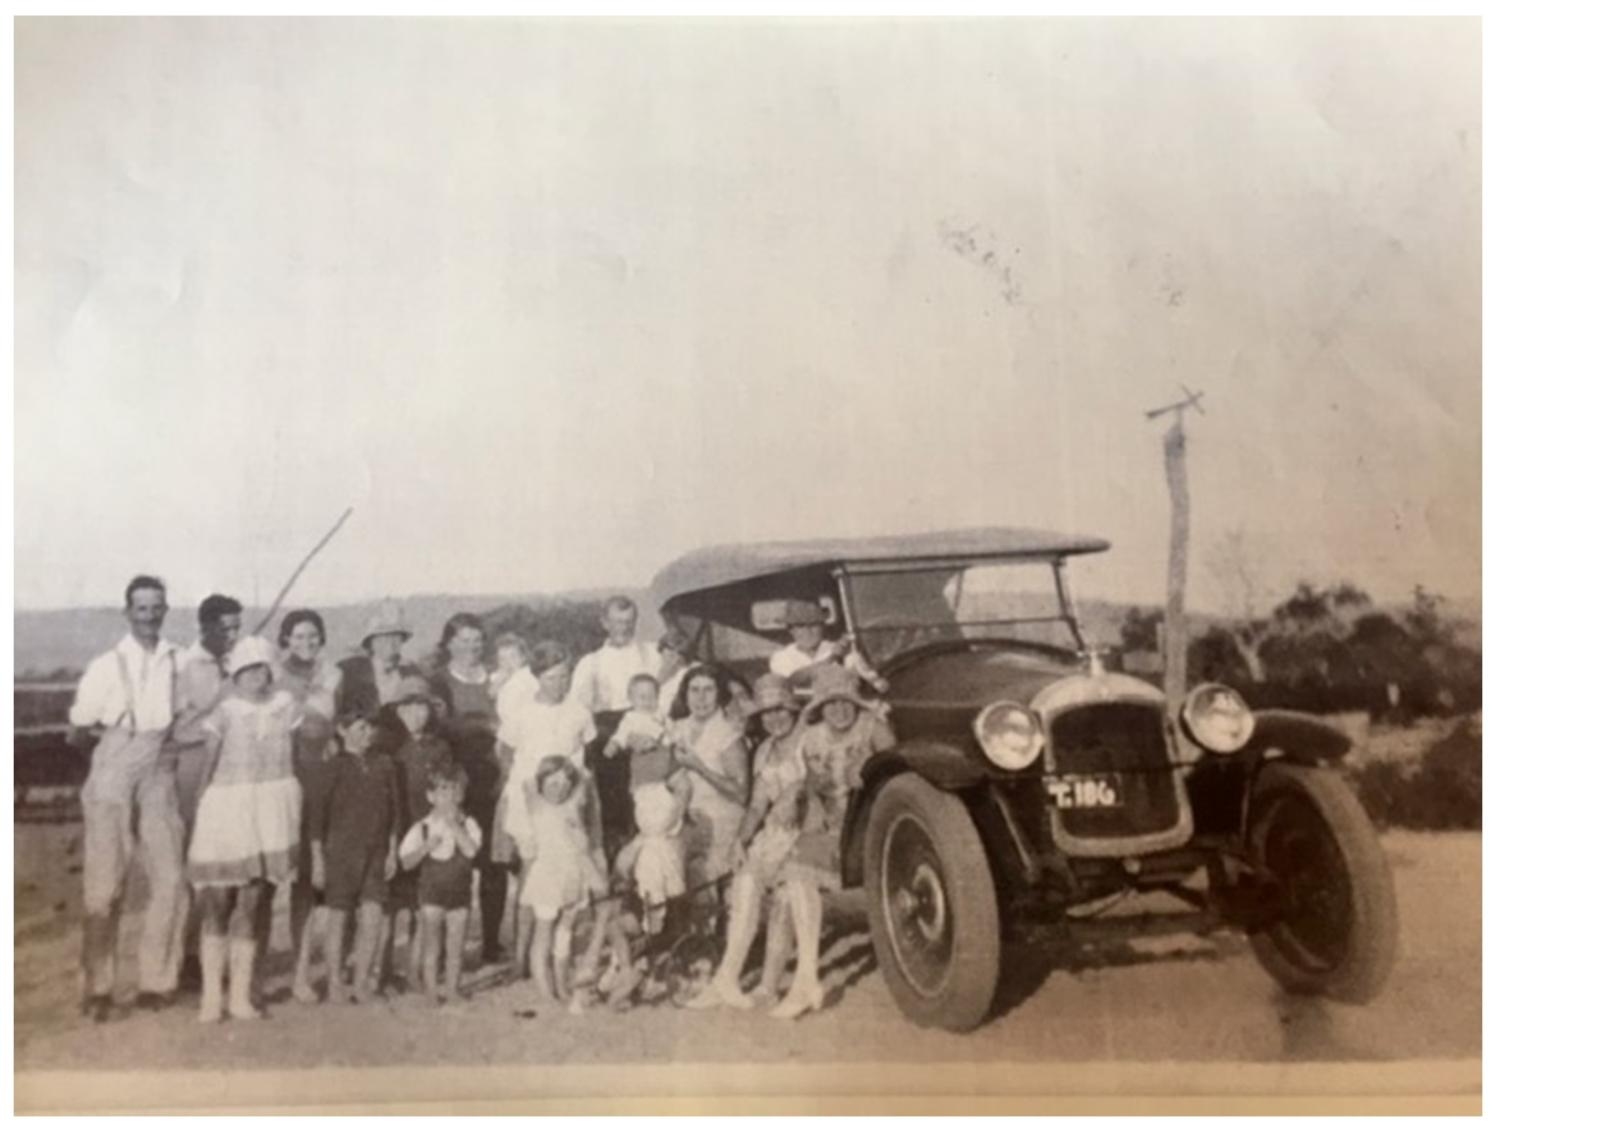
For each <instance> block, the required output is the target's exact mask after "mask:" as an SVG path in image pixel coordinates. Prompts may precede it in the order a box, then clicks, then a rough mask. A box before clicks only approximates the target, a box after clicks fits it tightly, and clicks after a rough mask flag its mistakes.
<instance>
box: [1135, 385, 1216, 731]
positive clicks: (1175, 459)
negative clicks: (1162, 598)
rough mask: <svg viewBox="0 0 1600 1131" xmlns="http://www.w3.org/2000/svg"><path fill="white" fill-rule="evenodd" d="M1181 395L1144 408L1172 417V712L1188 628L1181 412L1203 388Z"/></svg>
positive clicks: (1167, 629) (1183, 676) (1167, 628)
mask: <svg viewBox="0 0 1600 1131" xmlns="http://www.w3.org/2000/svg"><path fill="white" fill-rule="evenodd" d="M1178 387H1179V388H1180V389H1182V390H1183V399H1182V400H1180V401H1174V402H1173V403H1172V404H1168V405H1162V406H1161V407H1160V408H1153V409H1150V410H1149V411H1148V412H1146V413H1145V414H1144V415H1145V419H1146V420H1155V419H1157V418H1158V417H1162V416H1168V415H1170V416H1171V417H1172V424H1171V426H1170V427H1168V428H1167V434H1166V437H1165V439H1164V441H1163V449H1164V452H1165V456H1166V465H1167V493H1168V494H1169V495H1171V497H1172V526H1171V532H1170V534H1169V536H1168V543H1167V615H1166V620H1165V625H1164V631H1163V633H1162V636H1163V638H1164V640H1165V642H1166V649H1165V650H1166V657H1165V663H1164V667H1165V670H1166V677H1165V681H1164V688H1165V690H1166V693H1167V709H1168V710H1169V711H1171V712H1173V713H1174V714H1175V713H1176V712H1177V710H1178V708H1179V707H1180V706H1181V705H1182V703H1183V697H1184V695H1185V694H1186V693H1187V692H1188V690H1189V670H1188V669H1189V631H1188V623H1187V622H1186V621H1185V619H1184V612H1183V591H1184V586H1185V584H1186V582H1187V580H1188V574H1189V471H1188V463H1187V460H1186V458H1185V445H1186V441H1185V438H1184V433H1183V414H1184V413H1185V412H1187V411H1188V410H1189V409H1191V408H1192V409H1194V410H1195V411H1196V412H1198V413H1200V414H1201V415H1204V414H1205V411H1206V410H1205V409H1203V408H1201V407H1200V398H1201V397H1203V396H1205V391H1204V390H1202V391H1200V392H1198V393H1197V392H1194V391H1193V390H1191V389H1190V388H1189V387H1188V386H1187V385H1179V386H1178Z"/></svg>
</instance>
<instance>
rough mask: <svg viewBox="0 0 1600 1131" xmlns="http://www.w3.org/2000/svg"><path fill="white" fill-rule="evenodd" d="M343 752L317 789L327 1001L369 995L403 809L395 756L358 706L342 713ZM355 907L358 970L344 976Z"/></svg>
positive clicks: (314, 879)
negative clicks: (380, 743) (379, 743)
mask: <svg viewBox="0 0 1600 1131" xmlns="http://www.w3.org/2000/svg"><path fill="white" fill-rule="evenodd" d="M336 730H337V733H338V736H339V744H340V747H341V749H340V752H339V754H337V755H336V756H335V757H334V758H333V759H332V760H331V761H330V762H329V763H328V764H327V767H326V772H325V773H324V774H323V775H322V776H321V778H320V780H319V782H318V788H317V789H315V790H313V791H312V794H311V796H310V798H308V800H307V805H308V807H309V809H310V815H309V817H308V819H307V822H306V824H307V827H308V828H309V829H310V831H311V884H312V887H314V888H316V889H317V890H319V891H322V892H323V894H324V900H325V902H326V904H327V907H328V923H327V934H326V936H325V938H324V940H323V952H324V953H325V954H326V955H327V958H328V1000H329V1001H348V1000H350V999H351V998H354V999H355V1000H356V1001H365V1000H366V999H367V996H368V981H369V979H370V978H371V977H372V976H373V974H374V972H375V971H374V967H375V965H376V960H377V954H378V945H379V941H380V937H381V935H382V932H383V909H384V904H385V902H386V901H387V899H388V894H389V892H388V887H389V880H390V879H391V878H393V876H394V874H395V870H396V864H397V861H396V859H395V830H396V827H397V824H398V821H397V817H398V814H399V809H400V799H399V790H398V787H397V782H396V777H395V771H394V761H393V759H391V758H390V757H389V755H387V754H383V753H380V752H377V751H375V750H373V748H372V744H373V739H374V738H375V737H376V736H377V731H376V729H375V727H374V726H373V723H372V720H371V718H370V717H369V716H368V715H366V714H365V713H363V712H361V711H359V710H357V711H350V712H347V713H345V714H343V715H341V716H340V717H339V721H338V724H337V726H336ZM352 911H355V912H357V914H358V918H357V921H356V940H355V971H354V974H353V976H352V980H351V984H350V985H346V984H345V982H344V937H345V925H346V923H347V922H348V921H349V918H350V913H351V912H352Z"/></svg>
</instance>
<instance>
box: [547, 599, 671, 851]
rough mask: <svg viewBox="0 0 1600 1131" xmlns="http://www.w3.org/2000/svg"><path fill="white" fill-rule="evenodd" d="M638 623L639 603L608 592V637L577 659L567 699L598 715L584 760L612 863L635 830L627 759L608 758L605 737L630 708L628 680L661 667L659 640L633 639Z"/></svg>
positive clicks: (605, 621)
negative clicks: (590, 776) (657, 642)
mask: <svg viewBox="0 0 1600 1131" xmlns="http://www.w3.org/2000/svg"><path fill="white" fill-rule="evenodd" d="M638 626H639V608H638V606H637V605H635V604H634V603H633V601H631V600H630V599H629V598H627V597H622V596H616V597H608V598H607V599H606V603H605V607H604V609H603V611H602V613H601V616H600V627H601V628H603V629H605V633H606V638H605V642H604V643H603V644H601V645H600V647H599V648H597V649H595V650H594V651H593V652H590V653H589V654H588V655H587V656H585V657H583V659H581V660H579V661H578V666H577V667H576V668H575V669H573V673H572V690H570V691H569V692H567V696H568V698H570V699H573V700H576V701H577V702H578V703H580V704H582V705H583V706H585V707H587V708H588V709H589V710H590V712H591V713H593V715H594V724H595V731H596V733H597V737H596V738H595V740H594V741H593V742H591V743H590V744H589V747H588V751H587V753H586V757H585V761H586V762H587V763H588V766H589V770H590V773H592V774H593V775H594V784H595V793H596V795H598V797H599V798H600V824H601V833H602V839H603V840H604V842H605V851H606V860H607V861H608V862H609V861H611V860H614V859H616V855H617V853H618V852H619V851H621V849H622V846H623V845H625V844H627V842H628V840H629V838H631V837H632V836H633V831H634V830H633V798H632V796H631V795H630V794H629V792H628V760H627V759H626V758H622V757H617V758H607V757H606V756H605V746H606V741H607V740H608V739H609V738H610V737H611V735H612V733H613V732H614V731H615V730H616V729H617V724H618V723H619V722H621V721H622V716H623V713H624V712H625V711H627V709H628V681H629V680H631V679H632V678H633V677H634V676H636V675H638V674H640V673H641V672H642V673H644V674H645V675H651V676H654V675H656V674H657V672H658V671H659V670H660V667H661V657H660V655H659V654H658V653H657V652H656V649H655V645H653V644H650V643H648V642H646V641H643V640H636V639H634V631H635V630H636V629H637V628H638Z"/></svg>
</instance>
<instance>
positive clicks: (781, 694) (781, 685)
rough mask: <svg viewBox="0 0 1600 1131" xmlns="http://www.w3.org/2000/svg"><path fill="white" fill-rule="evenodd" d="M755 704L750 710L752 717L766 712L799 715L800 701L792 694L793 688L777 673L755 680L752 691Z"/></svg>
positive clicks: (769, 673) (770, 673)
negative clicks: (784, 712) (787, 712)
mask: <svg viewBox="0 0 1600 1131" xmlns="http://www.w3.org/2000/svg"><path fill="white" fill-rule="evenodd" d="M753 694H754V697H755V704H754V706H752V707H751V708H750V713H751V714H753V715H764V714H766V713H767V712H768V711H792V712H793V713H795V714H797V715H798V714H799V713H800V700H799V698H797V697H796V695H795V693H794V688H793V687H791V686H789V681H788V680H787V679H785V678H784V677H783V676H781V675H779V674H778V673H777V672H768V673H767V674H766V675H764V676H762V677H761V678H760V679H758V680H756V685H755V688H754V691H753Z"/></svg>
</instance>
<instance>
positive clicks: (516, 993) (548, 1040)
mask: <svg viewBox="0 0 1600 1131" xmlns="http://www.w3.org/2000/svg"><path fill="white" fill-rule="evenodd" d="M78 837H79V830H78V827H77V826H75V825H42V824H41V825H30V824H18V825H17V826H15V848H16V861H17V867H16V891H15V897H16V903H15V907H16V920H15V922H16V928H15V931H16V934H15V943H16V951H15V976H16V977H15V984H16V990H15V1005H16V1015H15V1016H16V1021H15V1042H16V1043H15V1049H16V1052H15V1063H16V1070H17V1071H18V1072H19V1073H22V1072H28V1071H32V1070H46V1069H68V1068H78V1069H85V1068H93V1069H97V1070H133V1069H145V1068H156V1069H206V1070H211V1069H259V1068H288V1067H302V1066H328V1065H344V1066H373V1065H384V1066H395V1065H419V1066H420V1065H491V1064H507V1065H512V1064H529V1065H562V1064H574V1065H576V1064H591V1065H598V1064H617V1063H629V1062H644V1063H649V1062H657V1063H660V1062H670V1061H673V1060H678V1059H685V1058H691V1057H692V1058H693V1059H695V1060H697V1061H700V1062H736V1061H738V1062H766V1063H779V1062H785V1061H800V1062H806V1061H812V1060H816V1061H839V1060H841V1059H849V1058H857V1057H859V1058H870V1059H876V1060H885V1061H894V1062H897V1063H921V1064H929V1063H939V1062H946V1063H949V1062H956V1061H974V1060H977V1061H993V1062H1035V1063H1037V1062H1050V1061H1056V1062H1106V1061H1118V1062H1128V1061H1216V1060H1234V1061H1245V1062H1261V1063H1266V1064H1271V1063H1279V1064H1281V1063H1285V1062H1305V1061H1342V1062H1350V1061H1356V1062H1382V1061H1397V1060H1407V1059H1429V1060H1448V1059H1456V1058H1477V1057H1479V1056H1480V1055H1481V1039H1482V1027H1483V1025H1482V1016H1483V1015H1482V948H1481V940H1482V916H1481V910H1480V908H1481V887H1482V882H1481V880H1482V872H1481V837H1480V835H1479V834H1476V833H1445V834H1440V833H1432V834H1419V833H1391V834H1388V835H1386V837H1385V838H1384V843H1385V845H1386V847H1387V849H1388V851H1389V855H1390V859H1391V861H1392V863H1393V866H1394V872H1395V881H1396V885H1397V888H1398V893H1399V901H1400V914H1401V924H1402V933H1401V954H1400V959H1399V962H1398V964H1397V966H1396V969H1395V972H1394V975H1393V978H1392V980H1391V982H1390V984H1389V986H1388V988H1387V989H1386V990H1385V992H1384V994H1383V996H1382V997H1381V998H1380V999H1379V1000H1378V1001H1376V1002H1375V1003H1373V1004H1371V1005H1369V1006H1366V1007H1360V1008H1356V1007H1345V1006H1337V1005H1329V1004H1325V1003H1320V1002H1314V1001H1305V1000H1300V999H1293V998H1289V997H1286V996H1285V995H1283V994H1281V993H1279V992H1278V991H1277V990H1276V988H1275V987H1274V985H1273V983H1272V982H1271V981H1270V980H1269V979H1268V978H1267V975H1266V974H1265V973H1264V972H1263V971H1262V970H1261V968H1260V967H1259V966H1258V965H1257V963H1256V961H1255V959H1254V958H1253V957H1252V956H1251V954H1250V951H1249V947H1248V945H1247V944H1246V943H1245V942H1244V941H1243V940H1242V939H1240V938H1237V937H1234V936H1231V935H1224V936H1212V937H1210V938H1200V937H1197V936H1190V935H1178V936H1170V937H1166V938H1158V939H1149V940H1141V941H1139V942H1136V943H1132V944H1116V945H1112V946H1109V947H1106V948H1103V949H1101V950H1098V951H1093V952H1078V953H1076V954H1071V955H1067V956H1065V957H1064V958H1063V959H1062V960H1060V961H1058V962H1057V963H1055V964H1054V968H1052V969H1047V970H1042V971H1039V972H1038V973H1036V974H1035V975H1033V976H1031V977H1027V978H1024V979H1013V980H1012V981H1011V982H1010V983H1009V984H1008V985H1006V986H1005V987H1003V989H1002V997H1003V999H1004V1000H1005V1002H1006V1005H1005V1006H1004V1007H1003V1008H1002V1010H1001V1012H1000V1013H999V1015H998V1016H997V1017H995V1018H994V1019H993V1020H992V1021H991V1022H990V1023H988V1024H987V1025H986V1026H985V1027H983V1028H982V1029H980V1030H978V1031H977V1032H976V1033H973V1034H969V1035H964V1036H962V1035H954V1034H950V1033H943V1032H935V1031H929V1030H924V1029H919V1028H916V1027H915V1026H913V1025H911V1024H909V1023H908V1022H906V1021H904V1020H903V1019H902V1018H901V1016H900V1014H899V1013H898V1011H897V1010H896V1008H895V1006H894V1003H893V1001H892V1000H891V998H890V996H889V992H888V989H887V988H886V986H885V985H884V983H883V980H882V978H881V977H879V976H878V974H877V971H876V969H875V967H874V963H873V958H872V950H871V945H870V942H869V940H868V936H867V933H866V926H865V922H864V920H863V919H862V918H861V917H860V915H859V912H858V911H852V910H851V909H850V908H849V907H845V908H843V909H842V911H841V912H840V913H838V914H836V915H835V916H834V923H833V926H832V927H831V928H830V931H829V938H828V939H827V941H826V948H825V952H824V955H823V961H824V976H825V979H826V982H827V987H828V1001H827V1007H826V1008H825V1009H824V1010H823V1011H822V1012H821V1013H818V1014H813V1015H810V1016H808V1017H806V1018H804V1019H802V1020H800V1021H797V1022H783V1021H778V1020H773V1019H771V1018H769V1017H766V1016H765V1015H763V1014H761V1013H759V1012H757V1013H740V1012H734V1011H728V1010H713V1011H709V1012H704V1013H700V1012H690V1011H684V1010H679V1009H674V1008H672V1007H670V1006H659V1007H648V1008H642V1009H636V1010H634V1011H632V1012H629V1013H625V1014H613V1013H609V1012H594V1013H587V1014H584V1015H582V1016H573V1015H570V1014H568V1013H565V1012H563V1011H560V1010H549V1009H540V1010H537V1011H534V1014H533V1015H531V1016H530V1015H529V1009H528V1006H529V1003H528V1002H527V1000H526V999H525V998H524V996H523V990H522V989H521V988H520V987H517V986H504V985H499V986H483V985H482V984H481V978H482V975H481V974H480V975H479V978H478V981H477V982H475V985H474V988H476V989H477V990H478V992H477V993H475V994H474V996H473V997H472V998H471V1000H470V1001H469V1002H468V1003H467V1004H466V1005H465V1006H464V1007H461V1008H460V1009H459V1011H458V1012H442V1011H440V1010H438V1009H435V1008H429V1007H426V1006H424V1005H422V1004H421V1003H420V1001H419V1000H418V999H417V998H415V997H410V998H406V997H401V998H396V999H390V1000H385V1001H381V1002H375V1003H371V1004H368V1005H365V1006H302V1005H299V1004H296V1003H294V1002H293V1001H292V1000H289V998H288V992H287V991H288V981H289V970H288V955H287V953H285V952H284V951H285V950H286V947H287V941H286V926H285V924H284V923H283V922H282V917H281V914H280V921H279V923H278V924H277V927H276V936H275V943H276V947H277V953H275V954H274V956H273V960H272V962H271V964H270V965H269V977H268V978H267V982H266V987H267V993H268V1002H269V1006H268V1008H269V1017H268V1019H266V1020H264V1021H261V1022H256V1023H238V1022H231V1023H224V1024H222V1025H220V1026H202V1025H200V1024H198V1023H197V1022H196V1021H195V1008H196V1007H195V1001H194V999H193V998H192V997H190V998H186V999H185V1000H184V1001H183V1002H182V1003H181V1005H179V1006H177V1007H175V1008H173V1009H170V1010H167V1011H165V1012H162V1013H160V1014H154V1015H152V1014H132V1015H129V1016H126V1017H123V1018H121V1019H119V1020H117V1021H114V1022H112V1023H109V1024H104V1025H90V1024H88V1023H87V1022H84V1021H82V1020H80V1019H79V1018H78V1017H77V1016H76V1012H75V1004H76V1000H77V992H78V989H77V987H78V982H77V970H76V964H77V957H78V937H79V936H78V912H77V908H78V904H79V895H78V883H79V874H78V862H77V856H78ZM281 902H282V900H281V897H280V903H281ZM280 911H281V908H280ZM136 923H137V914H131V915H128V916H125V923H124V943H125V944H128V943H131V940H132V931H131V930H130V929H129V928H132V927H136ZM125 950H131V948H130V947H127V946H125ZM125 968H128V969H131V962H130V963H128V964H126V967H125ZM131 992H132V987H131V986H126V987H123V988H122V993H123V994H125V995H129V994H131Z"/></svg>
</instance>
